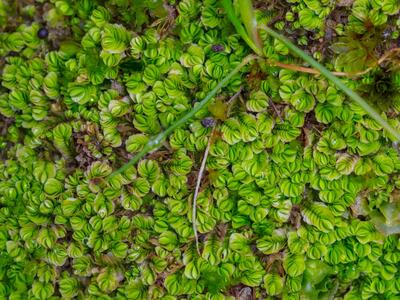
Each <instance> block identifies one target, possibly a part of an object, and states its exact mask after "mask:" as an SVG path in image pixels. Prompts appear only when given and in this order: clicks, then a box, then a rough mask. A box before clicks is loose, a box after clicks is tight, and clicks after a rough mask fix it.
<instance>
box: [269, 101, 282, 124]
mask: <svg viewBox="0 0 400 300" xmlns="http://www.w3.org/2000/svg"><path fill="white" fill-rule="evenodd" d="M268 102H269V105H271V106H272V108H273V110H274V111H275V113H276V115H277V116H278V117H279V119H280V120H281V122H283V119H282V116H281V114H280V112H279V111H278V109H277V108H276V106H275V104H274V102H273V101H272V100H271V99H268Z"/></svg>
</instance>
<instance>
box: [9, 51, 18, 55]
mask: <svg viewBox="0 0 400 300" xmlns="http://www.w3.org/2000/svg"><path fill="white" fill-rule="evenodd" d="M8 56H18V52H16V51H10V52H8Z"/></svg>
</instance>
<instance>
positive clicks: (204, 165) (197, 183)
mask: <svg viewBox="0 0 400 300" xmlns="http://www.w3.org/2000/svg"><path fill="white" fill-rule="evenodd" d="M214 131H215V127H214V128H213V130H212V131H211V136H210V137H209V138H208V143H207V147H206V150H205V151H204V155H203V160H202V161H201V166H200V170H199V174H198V175H197V181H196V188H195V190H194V195H193V208H192V224H193V231H194V238H195V240H196V249H197V253H199V255H200V249H199V237H198V235H197V225H196V219H197V218H196V215H197V197H198V195H199V190H200V184H201V180H202V178H203V173H204V169H205V167H206V161H207V157H208V153H209V151H210V147H211V142H212V140H213V136H214Z"/></svg>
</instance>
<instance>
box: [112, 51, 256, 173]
mask: <svg viewBox="0 0 400 300" xmlns="http://www.w3.org/2000/svg"><path fill="white" fill-rule="evenodd" d="M256 58H257V56H255V55H248V56H246V57H245V58H244V59H243V61H242V62H241V63H240V64H239V65H237V66H236V67H235V68H234V69H233V70H232V71H231V72H229V74H228V75H226V76H225V77H224V78H223V79H222V80H221V81H220V82H219V83H218V84H217V85H216V86H215V87H214V88H213V89H212V90H211V91H210V92H209V93H208V94H207V96H206V97H204V99H203V100H201V101H200V102H199V103H198V104H197V105H196V106H195V107H193V108H192V109H191V110H190V111H189V112H187V113H186V114H185V115H183V116H182V117H181V118H180V119H178V120H176V121H175V123H173V124H172V125H171V126H170V127H168V128H167V129H166V130H165V131H163V132H161V133H160V134H158V135H156V136H154V137H152V138H151V139H150V140H149V142H148V143H147V144H146V145H145V146H144V148H143V149H142V151H140V152H139V153H137V154H136V155H135V156H134V157H133V158H132V159H131V160H130V161H129V162H127V163H126V164H124V165H123V166H122V167H120V168H119V169H118V170H116V171H115V172H113V173H112V174H111V175H110V177H111V176H115V175H117V174H121V173H123V172H125V171H126V170H127V169H128V168H130V167H131V166H133V165H134V164H136V163H137V162H138V161H139V160H140V159H141V158H142V157H144V156H145V155H146V154H147V153H149V152H151V151H153V150H155V149H157V148H159V147H160V146H161V145H162V143H163V142H164V141H165V140H166V138H167V137H168V136H169V135H170V134H171V133H173V132H174V130H175V129H177V128H179V127H181V126H183V125H184V124H185V123H186V122H187V121H189V120H190V119H191V118H193V117H194V115H195V114H196V113H198V112H199V111H200V110H201V109H202V108H203V107H205V106H206V105H207V104H208V103H209V102H210V100H211V99H212V98H213V97H214V96H215V94H217V92H218V91H219V90H220V89H221V88H223V87H224V86H225V85H227V84H228V82H229V81H230V80H231V79H232V77H233V76H235V75H236V74H237V73H238V72H239V71H240V70H241V69H242V68H243V67H244V66H245V65H247V64H248V63H249V62H250V61H252V60H254V59H256Z"/></svg>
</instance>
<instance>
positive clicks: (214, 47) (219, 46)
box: [211, 45, 225, 52]
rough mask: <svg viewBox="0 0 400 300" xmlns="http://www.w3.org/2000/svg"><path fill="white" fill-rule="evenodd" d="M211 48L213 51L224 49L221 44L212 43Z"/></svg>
mask: <svg viewBox="0 0 400 300" xmlns="http://www.w3.org/2000/svg"><path fill="white" fill-rule="evenodd" d="M211 49H212V51H214V52H222V51H224V50H225V47H224V46H223V45H212V47H211Z"/></svg>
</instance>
